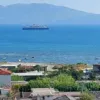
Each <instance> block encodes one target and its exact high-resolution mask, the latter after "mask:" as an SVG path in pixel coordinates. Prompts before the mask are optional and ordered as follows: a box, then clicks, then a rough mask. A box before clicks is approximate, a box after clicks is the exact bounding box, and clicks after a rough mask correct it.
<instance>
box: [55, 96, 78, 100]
mask: <svg viewBox="0 0 100 100" xmlns="http://www.w3.org/2000/svg"><path fill="white" fill-rule="evenodd" d="M53 100H76V99H75V98H74V97H71V96H67V95H63V96H60V97H57V98H55V99H53Z"/></svg>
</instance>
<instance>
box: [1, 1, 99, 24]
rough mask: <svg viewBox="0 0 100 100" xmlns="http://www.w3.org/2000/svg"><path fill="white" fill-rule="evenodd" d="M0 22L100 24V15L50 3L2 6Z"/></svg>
mask: <svg viewBox="0 0 100 100" xmlns="http://www.w3.org/2000/svg"><path fill="white" fill-rule="evenodd" d="M0 24H100V15H99V14H92V13H86V12H82V11H78V10H74V9H70V8H67V7H62V6H55V5H50V4H36V3H33V4H14V5H9V6H5V7H4V6H0Z"/></svg>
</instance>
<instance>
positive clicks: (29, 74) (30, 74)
mask: <svg viewBox="0 0 100 100" xmlns="http://www.w3.org/2000/svg"><path fill="white" fill-rule="evenodd" d="M12 75H17V76H22V77H23V78H24V80H26V81H28V80H30V79H36V78H37V77H42V76H44V72H43V71H39V72H38V71H30V72H24V73H12Z"/></svg>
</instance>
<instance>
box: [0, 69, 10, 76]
mask: <svg viewBox="0 0 100 100" xmlns="http://www.w3.org/2000/svg"><path fill="white" fill-rule="evenodd" d="M0 75H11V71H9V70H7V69H0Z"/></svg>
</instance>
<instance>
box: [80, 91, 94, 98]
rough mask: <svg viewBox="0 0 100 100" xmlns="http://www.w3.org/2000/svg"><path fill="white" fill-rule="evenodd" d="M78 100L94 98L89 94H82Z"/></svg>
mask: <svg viewBox="0 0 100 100" xmlns="http://www.w3.org/2000/svg"><path fill="white" fill-rule="evenodd" d="M80 100H95V96H94V95H93V94H91V93H87V92H86V93H82V94H81V98H80Z"/></svg>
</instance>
